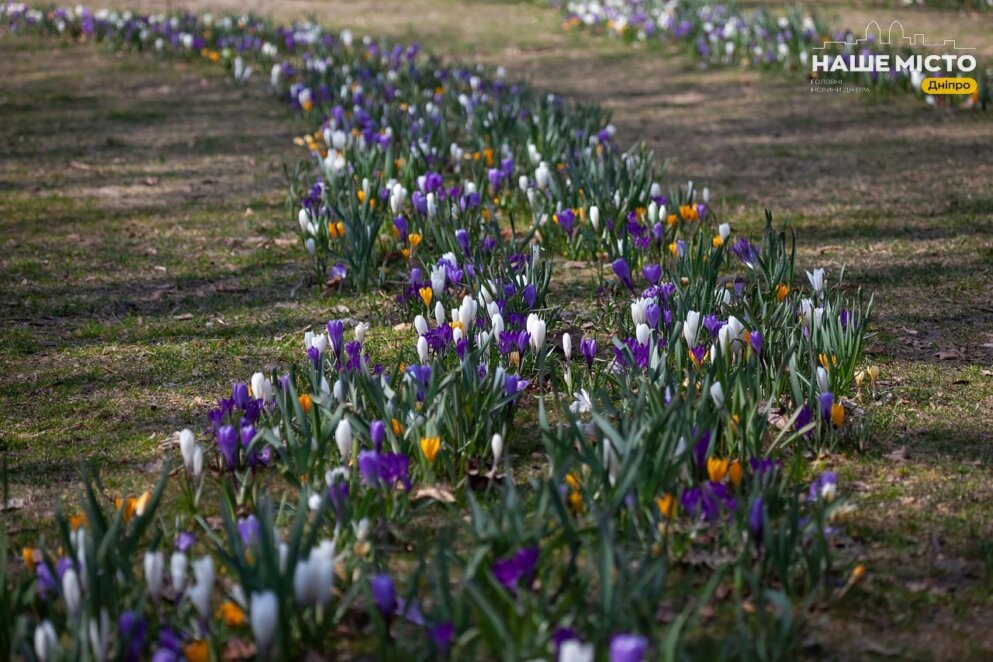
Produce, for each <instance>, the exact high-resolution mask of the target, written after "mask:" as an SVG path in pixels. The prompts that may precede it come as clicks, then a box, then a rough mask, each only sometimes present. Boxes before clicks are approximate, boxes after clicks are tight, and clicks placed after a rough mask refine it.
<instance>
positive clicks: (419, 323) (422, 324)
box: [414, 315, 428, 336]
mask: <svg viewBox="0 0 993 662" xmlns="http://www.w3.org/2000/svg"><path fill="white" fill-rule="evenodd" d="M414 329H415V330H416V331H417V335H419V336H423V335H424V334H425V333H427V332H428V321H427V320H426V319H424V315H418V316H417V317H415V318H414Z"/></svg>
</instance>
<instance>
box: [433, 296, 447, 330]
mask: <svg viewBox="0 0 993 662" xmlns="http://www.w3.org/2000/svg"><path fill="white" fill-rule="evenodd" d="M434 321H435V323H436V324H437V325H438V326H441V325H443V324H444V323H445V306H444V305H443V304H442V303H441V302H440V301H439V302H438V303H436V304H434Z"/></svg>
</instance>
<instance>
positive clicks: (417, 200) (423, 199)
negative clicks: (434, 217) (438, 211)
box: [410, 191, 428, 214]
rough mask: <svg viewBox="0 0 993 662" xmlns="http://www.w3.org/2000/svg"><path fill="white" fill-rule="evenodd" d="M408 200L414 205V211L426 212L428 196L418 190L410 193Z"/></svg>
mask: <svg viewBox="0 0 993 662" xmlns="http://www.w3.org/2000/svg"><path fill="white" fill-rule="evenodd" d="M410 202H411V204H413V205H414V211H416V212H417V213H418V214H427V213H428V197H427V196H426V195H424V194H423V193H421V192H420V191H414V192H413V193H412V194H411V195H410Z"/></svg>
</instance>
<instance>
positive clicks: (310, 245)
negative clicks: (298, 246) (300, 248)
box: [304, 238, 317, 257]
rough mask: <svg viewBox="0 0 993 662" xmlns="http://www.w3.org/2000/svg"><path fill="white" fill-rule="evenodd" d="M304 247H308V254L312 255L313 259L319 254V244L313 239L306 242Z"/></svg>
mask: <svg viewBox="0 0 993 662" xmlns="http://www.w3.org/2000/svg"><path fill="white" fill-rule="evenodd" d="M304 246H306V247H307V252H308V253H310V256H311V257H313V256H314V254H316V253H317V243H316V242H314V240H313V238H311V239H308V240H307V241H305V242H304Z"/></svg>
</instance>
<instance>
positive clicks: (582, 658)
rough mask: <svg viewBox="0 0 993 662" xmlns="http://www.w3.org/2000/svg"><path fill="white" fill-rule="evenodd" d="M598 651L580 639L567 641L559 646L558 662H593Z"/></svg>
mask: <svg viewBox="0 0 993 662" xmlns="http://www.w3.org/2000/svg"><path fill="white" fill-rule="evenodd" d="M595 656H596V649H595V648H594V647H593V644H586V643H583V642H582V641H580V640H579V639H567V640H565V641H563V642H562V645H561V646H559V657H558V660H557V662H593V660H594V659H595Z"/></svg>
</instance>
